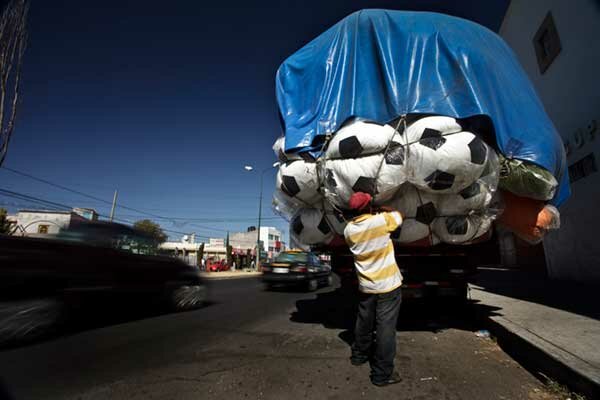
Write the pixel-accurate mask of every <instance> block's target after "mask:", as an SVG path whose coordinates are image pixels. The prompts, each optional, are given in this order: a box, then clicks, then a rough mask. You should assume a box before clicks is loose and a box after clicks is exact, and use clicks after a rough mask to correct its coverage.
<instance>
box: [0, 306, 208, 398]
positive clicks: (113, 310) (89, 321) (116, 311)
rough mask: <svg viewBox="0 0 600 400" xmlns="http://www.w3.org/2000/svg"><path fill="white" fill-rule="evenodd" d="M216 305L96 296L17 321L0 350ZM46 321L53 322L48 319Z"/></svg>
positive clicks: (1, 344)
mask: <svg viewBox="0 0 600 400" xmlns="http://www.w3.org/2000/svg"><path fill="white" fill-rule="evenodd" d="M42 301H43V300H42ZM38 303H39V301H38ZM214 304H216V303H215V302H213V301H205V302H203V304H202V305H201V306H200V307H198V308H196V309H191V310H178V311H174V310H173V309H171V308H169V307H168V306H166V305H165V304H164V303H163V302H161V301H158V300H156V299H153V298H147V297H143V296H134V295H126V296H118V297H115V296H114V295H110V296H96V297H95V298H93V299H91V300H90V299H86V301H85V302H81V303H75V304H72V303H61V308H60V310H58V312H56V313H52V314H50V313H42V314H40V313H37V314H32V315H26V318H24V319H21V320H14V323H15V326H14V332H15V334H14V335H13V337H12V338H11V339H9V340H5V341H2V342H1V343H0V351H6V350H12V349H17V348H21V347H27V346H31V345H35V344H39V343H43V342H50V341H53V340H57V339H60V338H63V337H67V336H71V335H75V334H78V333H80V332H85V331H89V330H94V329H100V328H104V327H109V326H114V325H119V324H124V323H129V322H135V321H141V320H144V319H150V318H156V317H160V316H163V315H168V314H175V313H187V312H194V311H197V310H200V309H204V308H207V307H211V306H213V305H214ZM21 312H22V311H21ZM46 318H49V319H52V320H51V321H50V320H45V319H46ZM3 328H6V327H3ZM38 331H39V332H38ZM3 339H4V336H3ZM0 393H1V391H0ZM1 398H2V397H0V399H1Z"/></svg>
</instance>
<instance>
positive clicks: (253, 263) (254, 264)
mask: <svg viewBox="0 0 600 400" xmlns="http://www.w3.org/2000/svg"><path fill="white" fill-rule="evenodd" d="M250 267H251V268H252V269H254V268H255V267H256V263H255V262H254V259H252V262H251V263H250Z"/></svg>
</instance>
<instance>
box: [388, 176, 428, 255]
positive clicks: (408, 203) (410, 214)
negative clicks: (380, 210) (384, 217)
mask: <svg viewBox="0 0 600 400" xmlns="http://www.w3.org/2000/svg"><path fill="white" fill-rule="evenodd" d="M386 205H388V206H389V207H391V208H392V209H394V210H397V211H400V212H401V213H402V215H404V221H403V223H402V225H401V226H400V228H399V229H398V230H396V232H394V233H393V234H392V239H393V240H395V241H397V242H399V243H412V242H416V241H419V240H422V239H425V238H427V237H430V236H432V230H431V224H432V223H433V221H435V219H436V218H437V216H438V196H436V195H434V194H431V193H427V192H423V191H419V190H418V189H417V188H416V187H414V186H413V185H411V184H405V185H403V186H402V187H401V188H400V189H399V190H398V192H397V193H396V195H395V196H394V198H393V199H392V200H390V201H389V202H387V203H386Z"/></svg>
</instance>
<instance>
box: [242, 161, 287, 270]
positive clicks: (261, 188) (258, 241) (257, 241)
mask: <svg viewBox="0 0 600 400" xmlns="http://www.w3.org/2000/svg"><path fill="white" fill-rule="evenodd" d="M279 164H280V162H279V161H277V162H275V163H273V165H271V166H270V167H267V168H265V169H263V170H262V171H261V172H260V196H259V198H258V228H257V233H256V269H257V270H258V269H259V265H260V220H261V218H262V196H263V177H264V176H265V172H267V171H270V170H271V169H273V168H277V167H279ZM244 169H245V170H246V171H248V172H252V171H254V167H253V166H251V165H244Z"/></svg>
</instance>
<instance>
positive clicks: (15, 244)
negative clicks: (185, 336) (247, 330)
mask: <svg viewBox="0 0 600 400" xmlns="http://www.w3.org/2000/svg"><path fill="white" fill-rule="evenodd" d="M79 238H86V240H80V239H79ZM90 238H91V237H90V235H88V234H86V235H71V237H70V239H69V240H64V238H63V237H61V238H60V239H55V240H49V239H40V238H28V237H14V236H4V235H0V254H1V256H0V260H1V261H0V347H2V346H4V345H8V344H12V343H20V342H25V341H28V340H33V339H35V338H37V337H40V336H44V335H46V334H48V333H49V332H50V331H51V330H52V329H54V327H55V326H57V325H58V324H60V323H61V322H64V318H65V316H68V315H70V314H72V313H73V311H76V310H78V309H82V310H83V309H88V307H95V306H99V307H100V310H103V309H106V310H110V309H111V308H112V309H118V308H124V307H127V306H130V305H132V304H134V303H135V304H138V303H139V304H141V305H142V307H148V306H149V304H153V305H154V304H155V305H156V306H157V309H158V308H161V309H162V308H165V307H166V308H167V309H171V310H175V311H179V310H188V309H194V308H197V307H200V306H202V305H203V304H204V302H205V300H206V285H205V283H204V281H203V279H202V278H201V276H200V274H199V271H198V269H197V268H194V267H191V266H189V265H187V264H185V263H184V262H183V261H181V260H179V259H176V258H173V257H167V256H161V255H144V254H140V253H142V252H143V248H142V247H143V246H142V244H140V243H138V242H141V240H140V239H139V238H135V237H134V236H132V235H130V236H128V238H129V239H128V240H127V241H124V240H121V241H120V242H119V243H121V245H119V246H114V247H112V248H111V247H105V245H106V244H107V243H109V242H110V243H116V242H115V241H114V240H104V241H103V242H102V243H100V242H98V241H96V242H94V241H92V240H89V239H90ZM125 242H126V244H123V243H125ZM89 243H94V244H89ZM96 243H99V245H96ZM132 243H133V244H132ZM136 243H137V244H136ZM124 248H129V249H130V250H131V249H133V250H134V251H136V253H133V252H132V251H127V250H124ZM89 309H92V308H89Z"/></svg>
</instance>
